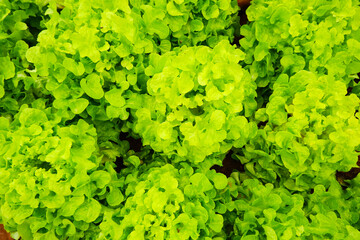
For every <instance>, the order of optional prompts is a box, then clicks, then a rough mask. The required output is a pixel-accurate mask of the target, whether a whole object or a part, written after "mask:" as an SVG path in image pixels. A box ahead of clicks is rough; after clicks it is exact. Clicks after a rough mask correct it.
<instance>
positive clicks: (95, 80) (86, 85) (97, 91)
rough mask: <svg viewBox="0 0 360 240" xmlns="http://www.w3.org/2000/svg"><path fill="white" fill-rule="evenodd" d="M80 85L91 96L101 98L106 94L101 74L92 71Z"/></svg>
mask: <svg viewBox="0 0 360 240" xmlns="http://www.w3.org/2000/svg"><path fill="white" fill-rule="evenodd" d="M80 86H81V88H82V89H83V90H84V92H85V93H86V94H87V95H88V96H89V97H91V98H94V99H100V98H102V97H103V96H104V90H103V89H102V86H101V83H100V77H99V75H97V74H95V73H92V74H90V75H88V76H87V77H86V78H84V79H82V80H81V81H80Z"/></svg>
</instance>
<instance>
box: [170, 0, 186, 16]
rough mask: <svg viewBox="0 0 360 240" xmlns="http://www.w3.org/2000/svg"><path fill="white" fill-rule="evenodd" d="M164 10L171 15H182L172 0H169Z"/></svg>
mask: <svg viewBox="0 0 360 240" xmlns="http://www.w3.org/2000/svg"><path fill="white" fill-rule="evenodd" d="M166 10H167V11H168V13H169V14H170V15H171V16H182V15H184V14H183V13H182V12H181V11H180V9H179V6H178V5H177V4H175V3H174V2H173V1H169V2H168V4H167V5H166Z"/></svg>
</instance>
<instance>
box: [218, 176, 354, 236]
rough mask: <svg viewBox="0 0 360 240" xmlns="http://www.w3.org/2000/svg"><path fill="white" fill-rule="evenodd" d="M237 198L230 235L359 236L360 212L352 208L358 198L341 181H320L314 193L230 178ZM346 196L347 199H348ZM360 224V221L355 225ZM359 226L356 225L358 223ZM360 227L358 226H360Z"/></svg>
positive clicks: (233, 202) (231, 203)
mask: <svg viewBox="0 0 360 240" xmlns="http://www.w3.org/2000/svg"><path fill="white" fill-rule="evenodd" d="M229 181H230V183H232V184H233V185H232V188H230V189H229V191H230V193H231V194H232V196H234V197H233V200H231V201H228V202H227V203H226V205H227V206H228V209H229V210H230V211H229V213H227V214H228V215H227V214H226V215H225V216H226V219H228V220H229V222H225V224H229V225H230V226H234V233H233V235H231V236H230V237H229V238H230V239H309V238H313V239H327V238H330V239H338V240H340V239H349V240H350V239H356V238H357V237H359V236H360V232H359V231H358V230H357V229H356V225H358V222H359V212H358V211H352V210H353V209H354V210H355V209H356V210H357V208H356V207H355V208H353V206H348V205H347V204H348V203H355V201H356V200H358V195H357V197H356V198H353V197H352V198H350V200H346V199H347V198H349V197H350V194H348V195H349V196H346V195H345V194H343V193H342V189H341V187H340V185H339V184H338V183H337V182H333V184H332V185H331V187H330V188H328V189H326V188H325V187H324V186H323V185H317V186H316V187H315V188H314V193H312V194H309V195H305V196H304V195H302V194H299V193H293V194H292V193H291V192H289V191H288V190H286V189H285V188H274V185H273V184H270V183H268V184H265V185H263V184H261V183H260V182H259V181H258V180H256V179H247V180H244V181H243V182H240V181H239V176H238V175H236V174H234V175H233V178H230V179H229ZM345 200H346V202H345ZM355 224H356V225H355ZM354 226H355V227H354ZM357 228H358V227H357Z"/></svg>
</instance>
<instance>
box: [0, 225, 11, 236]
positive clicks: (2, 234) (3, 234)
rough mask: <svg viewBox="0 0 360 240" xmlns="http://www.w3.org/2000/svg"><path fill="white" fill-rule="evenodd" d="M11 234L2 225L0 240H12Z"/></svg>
mask: <svg viewBox="0 0 360 240" xmlns="http://www.w3.org/2000/svg"><path fill="white" fill-rule="evenodd" d="M11 239H12V238H11V237H10V234H9V233H8V232H6V230H5V229H4V225H2V224H0V240H11Z"/></svg>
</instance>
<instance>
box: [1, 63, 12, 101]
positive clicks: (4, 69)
mask: <svg viewBox="0 0 360 240" xmlns="http://www.w3.org/2000/svg"><path fill="white" fill-rule="evenodd" d="M0 74H1V75H3V76H4V79H5V80H6V79H10V78H12V77H14V76H15V65H14V63H12V62H11V60H10V57H0ZM0 95H1V94H0Z"/></svg>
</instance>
